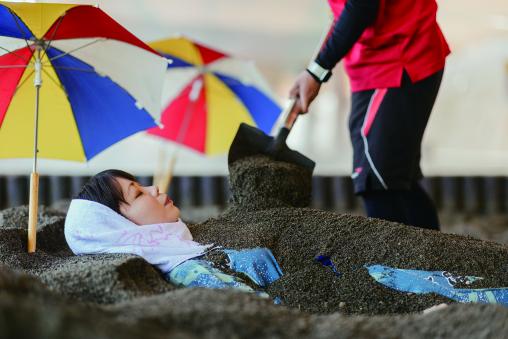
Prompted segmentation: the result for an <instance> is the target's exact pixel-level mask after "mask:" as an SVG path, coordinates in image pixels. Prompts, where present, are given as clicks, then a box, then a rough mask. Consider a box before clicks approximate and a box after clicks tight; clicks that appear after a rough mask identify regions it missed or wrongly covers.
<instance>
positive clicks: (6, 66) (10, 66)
mask: <svg viewBox="0 0 508 339" xmlns="http://www.w3.org/2000/svg"><path fill="white" fill-rule="evenodd" d="M27 67H28V65H3V66H0V69H3V68H27Z"/></svg>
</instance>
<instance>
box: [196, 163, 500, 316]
mask: <svg viewBox="0 0 508 339" xmlns="http://www.w3.org/2000/svg"><path fill="white" fill-rule="evenodd" d="M258 167H260V169H259V170H257V169H258ZM291 171H296V172H300V175H297V174H291V175H290V177H291V178H296V177H301V178H303V177H305V176H306V175H307V172H306V171H305V170H304V169H301V168H298V167H297V166H291V165H289V164H282V163H279V162H271V161H269V160H268V159H267V158H263V157H255V158H248V159H242V160H240V161H238V162H236V163H235V164H234V166H233V167H232V168H231V180H232V181H234V182H235V185H233V184H232V188H233V189H234V190H236V192H233V197H234V196H238V197H241V199H234V201H233V204H232V205H231V206H230V208H229V209H228V210H227V211H226V213H224V214H223V215H221V216H220V217H219V218H215V219H210V220H208V221H207V222H205V223H202V224H199V225H195V226H194V227H192V228H191V231H192V233H193V234H194V235H195V238H196V240H197V241H200V242H205V243H208V242H215V243H216V244H219V245H222V246H224V247H229V248H235V249H240V248H248V247H256V246H261V247H268V248H270V249H271V250H272V252H273V253H274V256H275V257H276V259H277V261H278V262H279V264H280V265H281V267H282V270H283V272H284V276H283V277H282V279H280V280H278V281H277V282H275V283H274V284H273V285H272V286H270V288H269V290H268V292H269V293H270V294H271V295H272V296H278V297H280V298H282V300H283V301H284V303H285V304H286V305H289V306H292V307H297V308H299V309H302V310H305V311H309V312H335V311H341V312H343V313H346V314H392V313H393V314H395V313H397V314H399V313H410V312H417V311H421V310H423V309H425V308H428V307H430V306H432V305H435V304H439V303H441V302H452V301H451V300H449V299H447V298H444V297H441V296H437V295H434V294H429V295H416V294H408V293H400V292H397V291H395V290H391V289H388V288H385V287H383V286H381V285H380V284H378V283H376V282H375V281H374V280H373V279H372V278H371V277H370V276H369V274H368V272H367V270H366V269H365V265H371V264H384V265H387V266H391V267H396V268H405V269H421V270H435V271H448V272H451V273H452V274H455V275H476V276H480V277H483V278H484V279H483V280H480V281H478V282H477V283H475V284H474V285H473V286H468V287H469V288H471V287H473V288H482V287H504V286H508V270H507V269H506V268H507V267H508V247H506V246H504V245H501V244H497V243H493V242H486V241H481V240H476V239H473V238H468V237H462V236H457V235H449V234H442V233H439V232H434V231H428V230H424V229H418V228H414V227H408V226H405V225H402V224H397V223H391V222H386V221H383V220H378V219H371V218H364V217H359V216H351V215H338V214H334V213H330V212H325V211H319V210H313V209H307V208H293V207H285V208H280V207H279V208H264V209H258V208H254V209H253V210H252V209H251V208H250V207H251V206H259V205H260V204H262V203H260V202H259V201H258V199H259V197H263V196H267V195H269V194H271V193H269V192H274V191H276V192H277V200H278V201H279V203H278V205H277V206H284V205H286V206H294V207H298V206H302V205H304V204H305V203H306V202H307V196H308V194H310V192H303V190H302V188H301V187H298V190H299V191H298V192H299V193H298V194H297V195H296V196H299V197H301V200H300V201H296V200H295V195H294V194H293V193H291V192H290V190H289V189H281V190H278V191H277V190H276V188H277V187H279V186H284V185H285V176H286V175H287V174H288V172H291ZM266 173H270V177H269V178H266V179H265V178H264V175H265V174H266ZM249 176H253V177H254V178H246V179H242V180H237V179H235V178H244V177H249ZM253 182H265V184H266V185H256V186H253V185H252V183H253ZM241 183H243V185H242V184H241ZM268 183H270V185H268ZM278 183H280V184H278ZM291 185H293V186H294V185H295V183H294V182H291ZM264 188H266V189H267V190H268V192H260V191H261V190H262V189H264ZM252 191H255V193H253V194H252V195H250V194H249V193H250V192H252ZM318 255H326V256H330V258H331V260H332V262H333V263H334V264H335V265H336V267H337V269H338V270H339V271H340V272H341V276H340V277H337V276H336V275H335V274H334V272H333V271H332V270H331V269H329V268H326V267H323V266H322V265H321V264H319V263H317V262H316V261H315V260H314V258H315V257H316V256H318ZM210 258H211V259H213V260H214V261H216V258H215V257H213V256H210ZM217 263H218V264H222V265H223V264H224V263H221V262H217Z"/></svg>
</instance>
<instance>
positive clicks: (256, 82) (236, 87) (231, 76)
mask: <svg viewBox="0 0 508 339" xmlns="http://www.w3.org/2000/svg"><path fill="white" fill-rule="evenodd" d="M150 46H151V47H152V48H154V49H155V50H156V51H158V52H159V53H161V54H162V55H164V56H166V57H168V58H169V59H171V60H172V63H170V64H169V65H168V68H167V71H166V77H167V78H166V82H165V87H164V89H163V94H162V100H163V112H162V115H161V122H162V125H163V126H164V127H162V128H158V127H156V128H153V129H150V130H149V133H150V134H152V135H156V136H159V137H162V138H165V139H167V140H171V141H174V142H176V143H179V144H182V145H184V146H186V147H189V148H191V149H194V150H196V151H198V152H200V153H203V154H206V155H216V154H224V153H226V152H227V150H228V149H229V146H230V145H231V142H232V141H233V138H234V136H235V133H236V131H237V129H238V126H239V125H240V123H242V122H244V123H247V124H250V125H252V126H256V127H258V128H260V129H261V130H263V131H264V132H266V133H267V134H268V133H270V131H271V129H272V127H273V125H274V123H275V121H276V120H277V118H278V116H279V114H280V107H279V105H278V104H277V103H276V102H275V100H274V99H273V98H272V97H271V92H270V90H269V88H268V86H267V85H266V83H265V82H264V80H263V79H262V77H261V75H260V74H259V72H258V71H257V70H256V68H255V66H254V64H253V63H252V62H248V61H244V60H239V59H236V58H232V57H231V56H229V55H227V54H225V53H223V52H220V51H217V50H214V49H212V48H210V47H207V46H205V45H203V44H201V43H198V42H195V41H192V40H190V39H188V38H185V37H178V38H172V39H166V40H160V41H156V42H153V43H150ZM164 107H165V108H164Z"/></svg>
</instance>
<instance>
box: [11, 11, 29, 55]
mask: <svg viewBox="0 0 508 339" xmlns="http://www.w3.org/2000/svg"><path fill="white" fill-rule="evenodd" d="M9 13H11V15H12V18H13V19H14V22H15V23H16V26H17V27H18V29H19V31H20V33H21V34H23V40H25V43H26V47H28V48H30V44H28V39H27V38H26V37H25V32H23V30H22V29H21V26H20V25H19V20H20V19H19V18H18V16H17V15H16V14H14V12H13V11H12V10H11V9H10V8H9Z"/></svg>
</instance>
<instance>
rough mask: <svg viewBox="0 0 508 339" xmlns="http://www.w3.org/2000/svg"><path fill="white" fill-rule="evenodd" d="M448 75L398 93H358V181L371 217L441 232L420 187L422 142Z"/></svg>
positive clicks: (353, 126)
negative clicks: (444, 79) (443, 80)
mask: <svg viewBox="0 0 508 339" xmlns="http://www.w3.org/2000/svg"><path fill="white" fill-rule="evenodd" d="M442 76H443V71H439V72H437V73H435V74H433V75H431V76H429V77H427V78H425V79H423V80H421V81H418V82H415V83H412V82H411V80H410V79H409V76H408V75H407V73H405V72H404V75H403V79H402V83H401V86H400V87H398V88H388V89H386V88H380V89H375V90H367V91H359V92H354V93H353V95H352V109H351V115H350V121H349V128H350V133H351V142H352V145H353V150H354V155H353V168H354V170H353V174H352V176H351V177H352V178H353V182H354V188H355V193H357V194H359V195H361V196H362V198H363V200H364V202H365V206H366V210H367V215H368V216H370V217H377V218H381V219H386V220H390V221H397V222H402V223H405V224H408V225H414V226H419V227H427V228H432V229H438V228H439V222H438V219H437V213H436V210H435V207H434V205H433V204H432V202H431V200H430V198H429V197H428V196H427V194H426V193H425V191H423V189H422V188H421V187H420V186H419V184H418V181H419V180H420V179H421V178H422V177H423V175H422V172H421V169H420V156H421V142H422V138H423V134H424V132H425V128H426V126H427V122H428V119H429V117H430V113H431V111H432V108H433V107H434V102H435V100H436V97H437V93H438V91H439V87H440V85H441V79H442Z"/></svg>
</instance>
